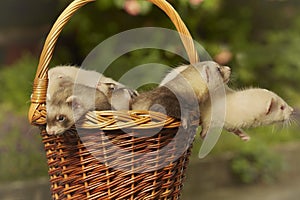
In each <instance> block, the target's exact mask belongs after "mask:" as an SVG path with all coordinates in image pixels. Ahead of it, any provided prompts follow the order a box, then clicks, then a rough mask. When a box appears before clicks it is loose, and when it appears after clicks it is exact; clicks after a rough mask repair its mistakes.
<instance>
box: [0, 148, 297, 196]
mask: <svg viewBox="0 0 300 200" xmlns="http://www.w3.org/2000/svg"><path fill="white" fill-rule="evenodd" d="M275 151H276V152H278V153H279V154H280V155H282V157H283V159H284V161H285V165H286V168H285V171H284V172H283V173H282V174H281V175H280V177H279V178H278V180H277V181H276V182H274V183H270V184H262V183H260V184H254V185H250V186H249V185H241V184H237V183H236V182H234V180H233V179H232V176H231V174H230V172H229V170H228V161H229V159H230V157H231V155H230V154H224V155H222V156H218V157H213V156H208V157H207V158H205V159H203V160H196V161H193V162H191V163H190V165H189V167H188V173H187V180H186V181H185V185H184V190H183V196H182V199H183V200H232V199H239V200H252V199H255V200H298V199H299V197H300V190H299V189H300V173H299V168H300V159H299V154H300V143H299V142H298V143H288V144H285V145H281V146H278V147H277V148H275ZM0 199H1V200H48V199H49V200H50V199H51V197H50V192H49V183H48V179H47V178H42V179H37V180H33V181H28V182H14V183H10V184H0Z"/></svg>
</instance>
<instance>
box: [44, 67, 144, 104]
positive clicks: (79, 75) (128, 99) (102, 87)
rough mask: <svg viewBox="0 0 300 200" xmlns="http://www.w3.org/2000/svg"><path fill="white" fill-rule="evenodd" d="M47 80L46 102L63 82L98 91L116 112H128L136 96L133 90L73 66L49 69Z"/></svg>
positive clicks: (95, 73)
mask: <svg viewBox="0 0 300 200" xmlns="http://www.w3.org/2000/svg"><path fill="white" fill-rule="evenodd" d="M48 78H49V83H48V88H47V101H48V100H50V99H51V96H53V94H54V93H55V92H56V91H57V90H59V85H60V82H61V81H65V80H68V81H71V82H73V83H76V84H81V85H85V86H88V87H91V88H96V89H98V90H99V91H101V92H102V93H103V94H104V95H106V96H107V97H108V99H109V101H110V103H111V104H112V107H113V108H114V109H116V110H129V109H130V107H131V103H132V98H133V97H135V96H137V95H138V93H137V92H136V91H135V90H132V89H130V88H127V87H125V86H124V85H123V84H121V83H119V82H117V81H115V80H113V79H111V78H109V77H106V76H104V75H103V74H101V73H99V72H96V71H91V70H84V69H81V68H78V67H75V66H57V67H54V68H51V69H50V70H49V71H48ZM112 97H113V98H112Z"/></svg>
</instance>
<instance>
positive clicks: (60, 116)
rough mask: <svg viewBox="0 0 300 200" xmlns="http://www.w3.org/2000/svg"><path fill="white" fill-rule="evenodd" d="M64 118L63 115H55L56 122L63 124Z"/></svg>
mask: <svg viewBox="0 0 300 200" xmlns="http://www.w3.org/2000/svg"><path fill="white" fill-rule="evenodd" d="M65 119H66V117H65V116H64V115H57V116H56V121H58V122H63V121H65Z"/></svg>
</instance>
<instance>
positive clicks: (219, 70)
mask: <svg viewBox="0 0 300 200" xmlns="http://www.w3.org/2000/svg"><path fill="white" fill-rule="evenodd" d="M217 70H218V72H219V73H220V74H222V71H221V67H219V66H218V67H217Z"/></svg>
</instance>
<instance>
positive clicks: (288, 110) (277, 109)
mask: <svg viewBox="0 0 300 200" xmlns="http://www.w3.org/2000/svg"><path fill="white" fill-rule="evenodd" d="M264 91H265V92H266V93H267V94H269V95H268V99H267V104H266V107H265V110H264V113H263V114H262V122H263V123H264V124H265V125H267V124H273V123H276V122H287V121H289V120H290V117H291V115H292V113H293V111H294V109H293V108H292V107H290V106H289V105H288V104H287V103H286V102H285V101H284V100H283V99H282V98H281V97H279V96H278V95H276V94H275V93H273V92H271V91H268V90H264Z"/></svg>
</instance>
